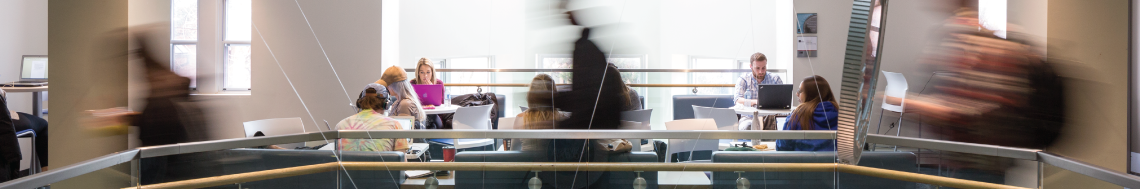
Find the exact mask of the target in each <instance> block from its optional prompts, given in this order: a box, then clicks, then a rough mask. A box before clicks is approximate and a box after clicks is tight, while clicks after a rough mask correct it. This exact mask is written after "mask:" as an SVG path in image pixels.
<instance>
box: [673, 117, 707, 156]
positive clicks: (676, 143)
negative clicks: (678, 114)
mask: <svg viewBox="0 0 1140 189" xmlns="http://www.w3.org/2000/svg"><path fill="white" fill-rule="evenodd" d="M665 129H668V130H686V131H689V130H717V128H716V121H713V120H712V119H682V120H673V121H669V122H665ZM718 145H719V140H717V139H669V150H668V152H667V153H665V156H666V158H665V162H672V161H673V158H669V156H672V155H673V154H675V153H678V152H689V154H690V157H691V156H692V155H691V154H693V152H696V151H704V150H708V151H717V150H718V149H719V148H718ZM678 159H680V158H678Z"/></svg>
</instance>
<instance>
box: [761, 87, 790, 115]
mask: <svg viewBox="0 0 1140 189" xmlns="http://www.w3.org/2000/svg"><path fill="white" fill-rule="evenodd" d="M756 94H758V95H757V96H758V97H759V98H757V100H756V109H791V108H792V84H772V85H760V87H758V89H756Z"/></svg>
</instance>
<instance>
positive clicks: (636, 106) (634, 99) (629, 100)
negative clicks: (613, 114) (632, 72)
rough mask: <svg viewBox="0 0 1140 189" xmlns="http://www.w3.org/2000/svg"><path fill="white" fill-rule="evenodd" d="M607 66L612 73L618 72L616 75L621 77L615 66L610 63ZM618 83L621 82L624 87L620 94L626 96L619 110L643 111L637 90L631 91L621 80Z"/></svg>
mask: <svg viewBox="0 0 1140 189" xmlns="http://www.w3.org/2000/svg"><path fill="white" fill-rule="evenodd" d="M609 66H610V67H609V69H610V70H612V71H613V72H618V75H621V72H619V71H618V67H617V65H614V63H610V65H609ZM619 82H621V86H624V87H622V92H621V94H627V95H626V96H625V98H626V103H625V104H622V108H621V110H622V111H631V110H640V109H644V108H642V107H641V95H638V94H637V90H633V88H630V87H629V85H627V84H626V83H625V80H621V81H619Z"/></svg>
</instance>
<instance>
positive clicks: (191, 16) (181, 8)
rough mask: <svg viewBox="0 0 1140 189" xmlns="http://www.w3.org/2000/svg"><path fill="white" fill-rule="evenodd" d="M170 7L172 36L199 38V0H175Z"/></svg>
mask: <svg viewBox="0 0 1140 189" xmlns="http://www.w3.org/2000/svg"><path fill="white" fill-rule="evenodd" d="M170 9H171V10H170V30H171V31H170V38H171V39H173V40H197V39H198V0H173V1H171V2H170Z"/></svg>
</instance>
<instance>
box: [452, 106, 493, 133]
mask: <svg viewBox="0 0 1140 189" xmlns="http://www.w3.org/2000/svg"><path fill="white" fill-rule="evenodd" d="M491 107H495V105H494V104H490V105H482V106H470V107H459V108H458V109H455V115H454V118H453V119H452V120H453V121H452V126H451V128H452V129H479V130H490V129H491Z"/></svg>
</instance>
